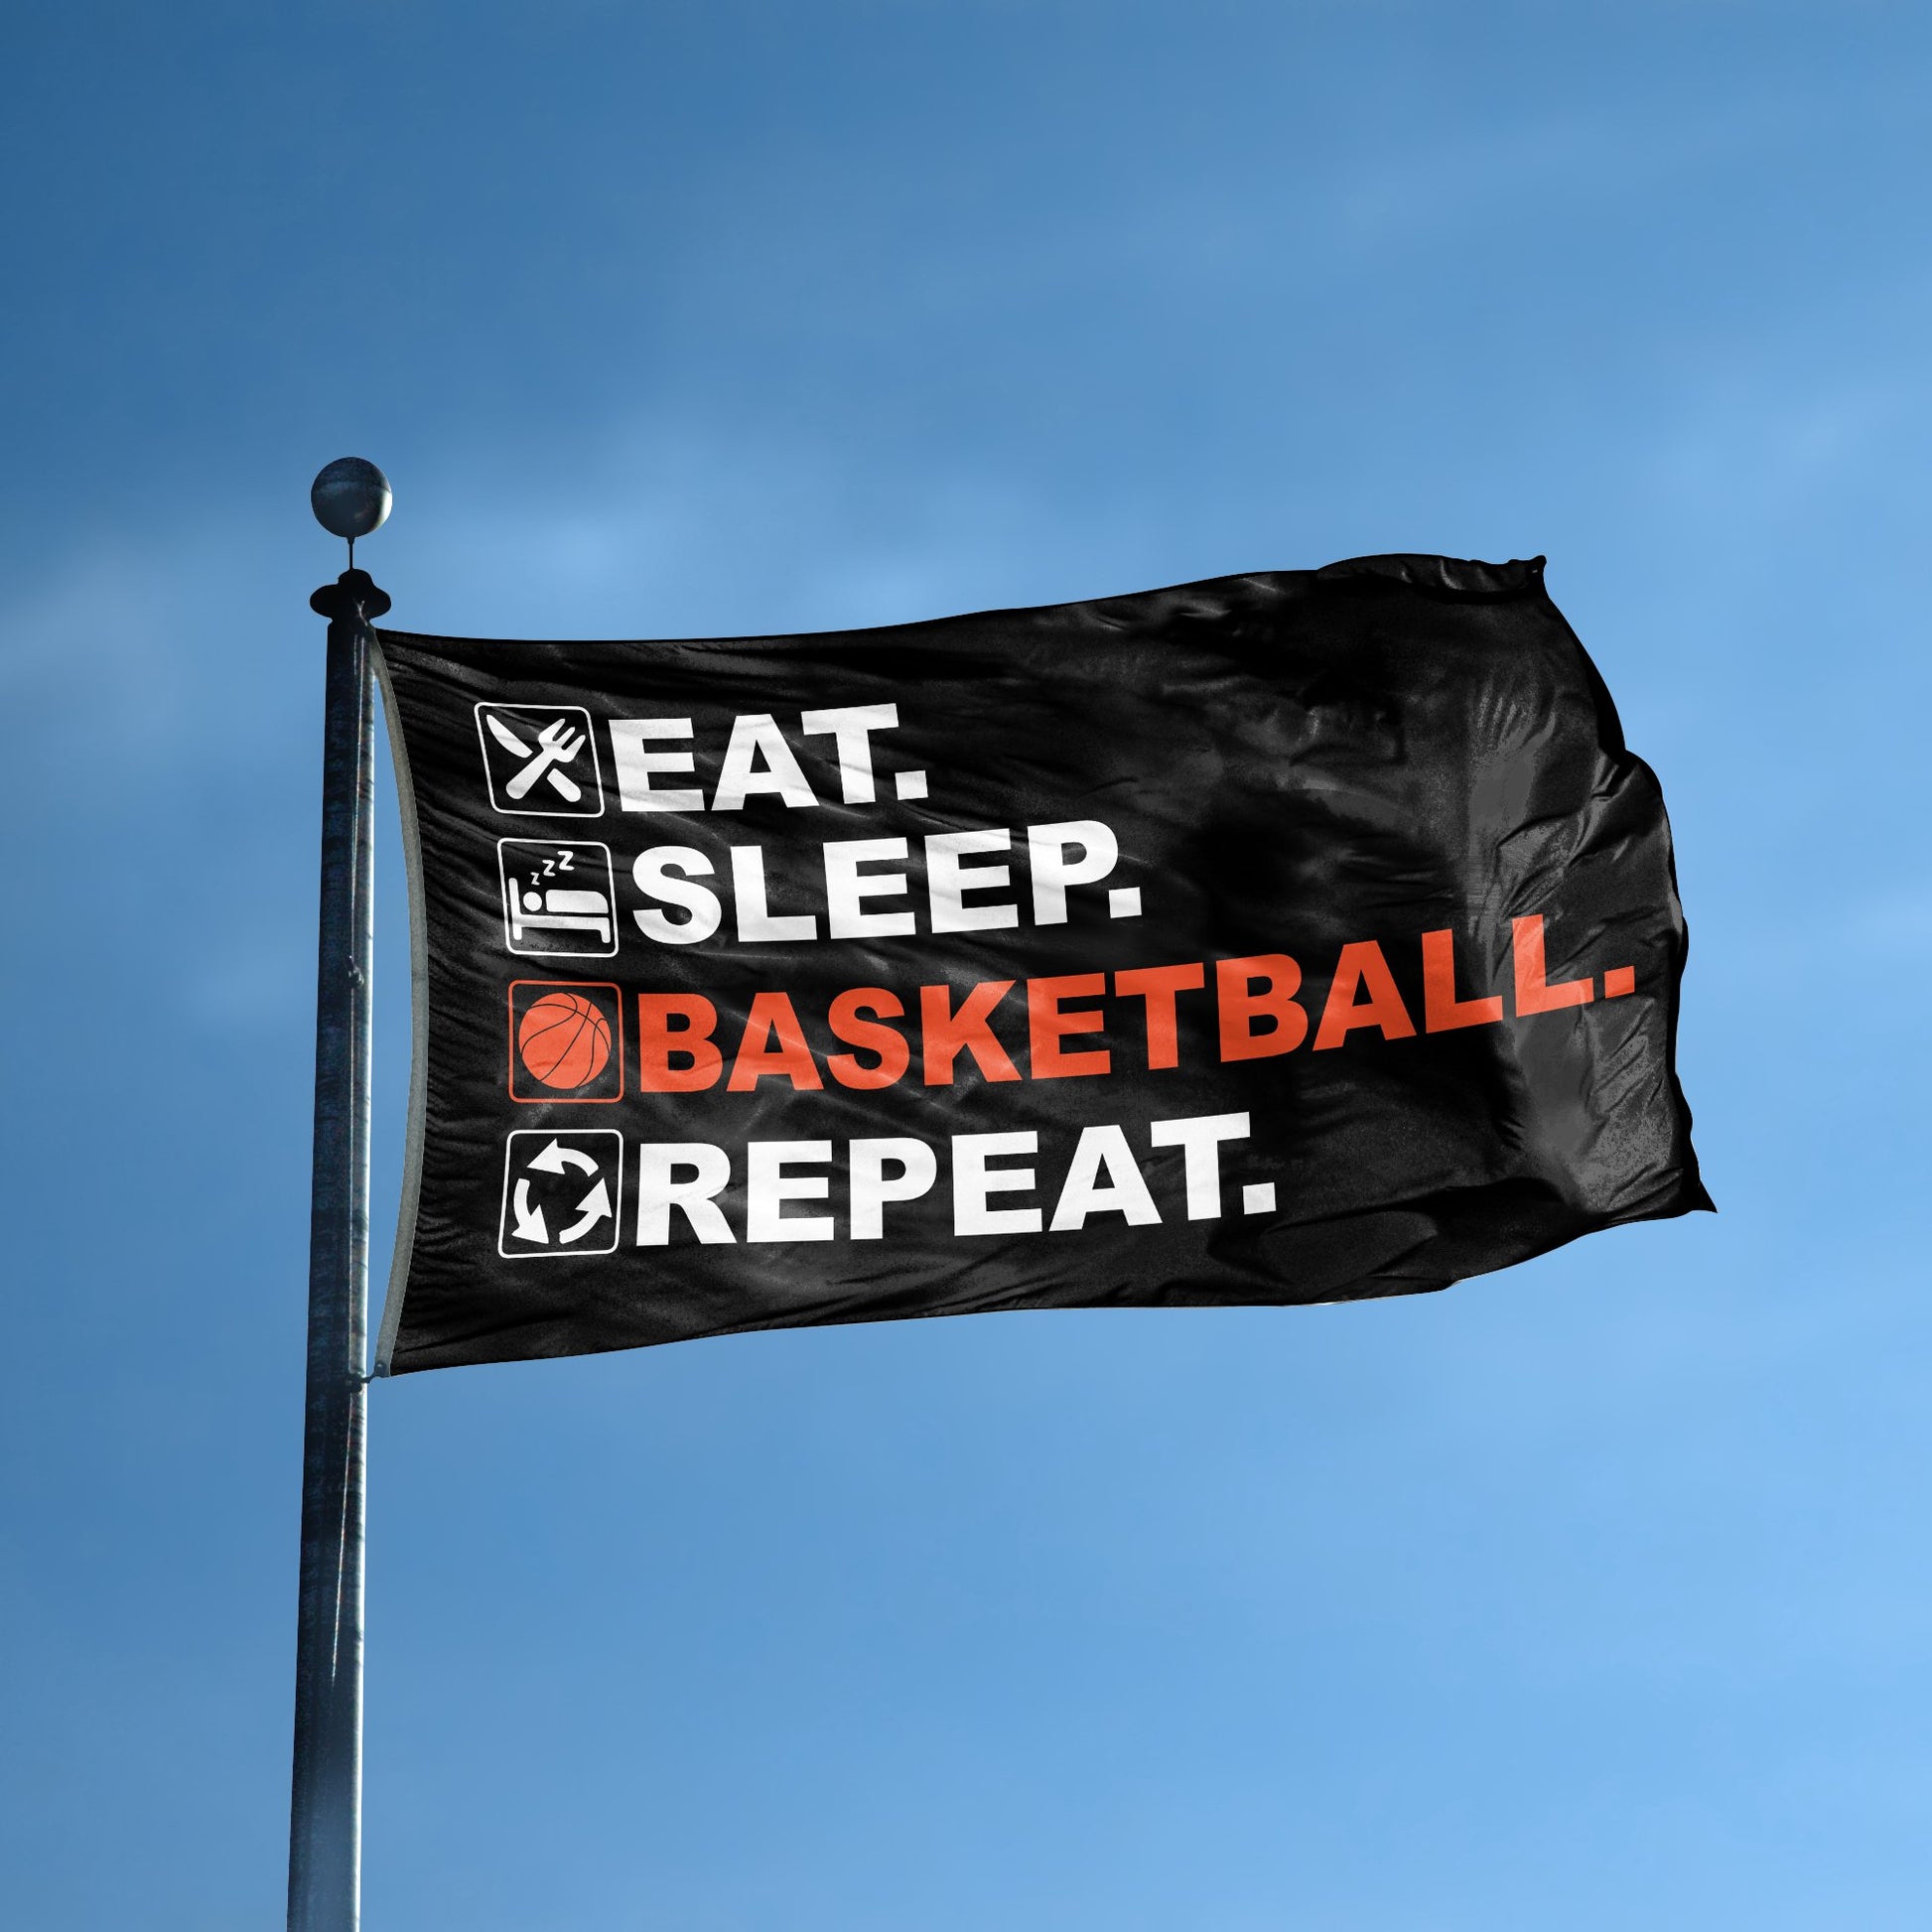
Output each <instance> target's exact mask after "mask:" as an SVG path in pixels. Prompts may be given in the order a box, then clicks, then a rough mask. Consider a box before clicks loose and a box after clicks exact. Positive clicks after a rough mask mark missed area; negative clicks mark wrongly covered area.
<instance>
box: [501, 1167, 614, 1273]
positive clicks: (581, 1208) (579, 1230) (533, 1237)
mask: <svg viewBox="0 0 1932 1932" xmlns="http://www.w3.org/2000/svg"><path fill="white" fill-rule="evenodd" d="M526 1166H527V1167H528V1168H529V1169H530V1170H531V1171H532V1172H533V1173H569V1172H570V1170H571V1169H572V1168H577V1169H580V1170H581V1171H582V1172H583V1173H589V1174H595V1173H597V1163H596V1162H595V1161H594V1160H592V1159H591V1157H590V1156H589V1155H588V1154H585V1153H584V1152H583V1151H582V1150H581V1149H579V1148H574V1147H565V1146H564V1144H563V1143H562V1142H561V1141H551V1142H550V1143H549V1144H548V1145H547V1146H546V1147H545V1148H544V1149H543V1150H542V1151H541V1152H540V1153H537V1154H533V1155H532V1156H531V1157H530V1159H529V1161H528V1162H527V1163H526ZM510 1211H511V1213H512V1214H514V1215H515V1217H516V1226H515V1228H514V1230H513V1232H514V1233H515V1235H516V1238H517V1239H518V1240H519V1241H528V1242H530V1243H531V1244H532V1245H533V1246H535V1247H539V1248H547V1247H549V1245H550V1224H549V1223H548V1222H547V1221H546V1220H545V1219H544V1218H543V1209H542V1208H541V1207H535V1206H532V1205H531V1202H530V1182H529V1179H528V1176H527V1175H525V1176H522V1177H519V1178H518V1180H517V1183H516V1191H515V1192H514V1193H513V1194H512V1195H511V1197H510ZM610 1212H611V1190H610V1187H609V1186H608V1185H607V1184H606V1182H605V1181H604V1179H603V1177H602V1176H601V1175H600V1176H599V1178H598V1183H597V1185H596V1186H595V1187H593V1188H592V1189H591V1191H590V1192H589V1193H588V1194H586V1195H585V1196H584V1198H583V1199H582V1200H580V1201H579V1202H578V1203H577V1213H578V1218H577V1219H576V1220H574V1221H573V1222H571V1224H570V1226H569V1227H567V1228H563V1229H561V1230H560V1231H559V1232H558V1235H557V1240H558V1242H559V1244H567V1243H569V1242H572V1241H581V1240H582V1239H583V1238H584V1236H585V1235H587V1234H588V1233H590V1231H591V1229H592V1228H594V1227H596V1225H597V1224H598V1222H600V1221H601V1220H603V1219H604V1218H605V1217H606V1216H607V1215H608V1214H609V1213H610Z"/></svg>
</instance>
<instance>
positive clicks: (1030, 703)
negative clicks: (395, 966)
mask: <svg viewBox="0 0 1932 1932" xmlns="http://www.w3.org/2000/svg"><path fill="white" fill-rule="evenodd" d="M378 668H379V674H380V676H381V679H382V685H383V690H384V694H385V701H386V704H387V707H388V716H389V718H390V721H391V736H392V741H393V743H394V746H395V751H396V759H397V771H398V781H399V788H400V792H401V799H402V811H403V821H404V832H405V843H406V846H407V850H408V858H409V872H410V881H409V883H410V892H411V903H412V916H413V927H414V977H415V991H416V1064H415V1077H414V1083H413V1096H412V1104H411V1111H410V1129H409V1144H408V1159H407V1173H406V1178H405V1190H404V1192H405V1198H404V1201H403V1207H402V1215H401V1222H400V1227H399V1233H398V1242H397V1252H396V1262H395V1268H394V1272H393V1275H392V1278H391V1282H390V1288H389V1296H388V1303H387V1308H386V1311H385V1318H384V1322H383V1329H382V1337H381V1343H380V1353H379V1361H380V1366H381V1367H382V1369H383V1370H384V1371H387V1372H405V1371H409V1370H414V1369H425V1368H437V1367H443V1366H449V1365H454V1364H459V1363H467V1362H485V1361H499V1360H508V1359H517V1358H525V1357H534V1356H550V1355H570V1354H581V1353H587V1352H591V1351H595V1350H601V1349H610V1348H627V1347H635V1346H641V1345H644V1344H649V1343H655V1342H667V1341H679V1340H684V1339H688V1338H691V1337H695V1336H700V1335H716V1334H726V1333H731V1332H735V1331H740V1330H746V1329H755V1328H768V1327H790V1326H798V1325H804V1324H813V1323H827V1322H842V1321H865V1320H881V1319H889V1318H894V1317H900V1316H910V1315H932V1314H963V1313H969V1312H977V1311H994V1310H1016V1309H1067V1308H1126V1307H1154V1306H1161V1307H1174V1306H1204V1305H1233V1304H1294V1303H1316V1302H1334V1301H1345V1300H1353V1299H1359V1298H1365V1297H1370V1296H1381V1295H1393V1294H1406V1293H1412V1292H1416V1291H1420V1290H1426V1289H1438V1288H1442V1287H1445V1286H1446V1285H1448V1284H1449V1283H1451V1282H1454V1281H1457V1280H1459V1279H1461V1278H1463V1277H1466V1276H1470V1275H1475V1274H1481V1273H1483V1272H1485V1271H1487V1270H1491V1269H1495V1268H1500V1267H1504V1266H1506V1265H1508V1264H1510V1263H1513V1262H1517V1261H1521V1260H1524V1259H1525V1258H1527V1257H1529V1256H1532V1255H1536V1254H1539V1253H1542V1252H1544V1251H1546V1250H1548V1249H1551V1248H1554V1247H1556V1246H1558V1245H1559V1244H1560V1243H1563V1242H1566V1241H1569V1240H1572V1239H1574V1238H1575V1237H1576V1236H1578V1235H1581V1234H1585V1233H1587V1232H1589V1231H1591V1230H1594V1229H1598V1228H1603V1227H1608V1226H1611V1225H1613V1224H1616V1223H1619V1222H1625V1221H1637V1220H1647V1219H1656V1218H1660V1217H1664V1216H1669V1215H1676V1214H1682V1213H1684V1212H1686V1211H1688V1210H1691V1209H1694V1208H1700V1207H1708V1206H1709V1205H1710V1201H1709V1199H1708V1197H1707V1196H1706V1194H1705V1192H1704V1189H1703V1187H1702V1185H1701V1184H1700V1181H1699V1179H1698V1171H1697V1161H1696V1157H1695V1155H1694V1153H1693V1151H1692V1148H1691V1141H1690V1117H1689V1113H1688V1110H1687V1108H1686V1106H1685V1103H1684V1099H1683V1095H1682V1092H1681V1090H1680V1088H1679V1085H1678V1081H1677V1077H1676V1072H1675V1067H1674V1057H1673V1053H1674V1037H1675V1031H1676V1024H1677V1006H1678V988H1679V980H1680V976H1681V973H1682V970H1683V966H1684V957H1685V928H1684V921H1683V916H1682V913H1681V910H1680V907H1679V904H1678V898H1677V892H1676V885H1675V878H1674V872H1673V865H1672V857H1671V847H1670V834H1669V827H1668V823H1667V821H1666V818H1665V814H1664V805H1663V799H1662V795H1661V793H1660V791H1659V788H1658V785H1657V782H1656V779H1655V778H1654V776H1653V775H1652V773H1651V771H1650V770H1649V768H1648V767H1647V766H1646V765H1645V764H1644V763H1643V762H1642V761H1641V760H1640V759H1637V758H1635V757H1634V756H1632V755H1631V754H1630V753H1629V752H1628V751H1626V750H1625V748H1624V744H1623V738H1622V734H1621V730H1620V728H1619V726H1618V723H1617V718H1616V713H1615V710H1614V708H1613V707H1612V705H1611V702H1610V698H1609V694H1608V692H1607V691H1606V690H1605V688H1604V686H1603V683H1602V681H1601V679H1600V678H1599V677H1598V675H1597V673H1596V670H1595V668H1594V667H1593V666H1592V664H1591V663H1590V661H1589V659H1588V657H1587V655H1586V654H1585V652H1584V649H1583V647H1582V645H1581V644H1580V643H1579V642H1578V640H1577V638H1576V636H1575V635H1574V634H1573V633H1572V631H1571V629H1570V627H1569V626H1568V624H1567V623H1566V622H1565V621H1564V619H1563V617H1562V616H1561V614H1560V613H1559V612H1558V611H1557V609H1556V607H1555V606H1554V605H1553V604H1552V603H1551V601H1550V599H1549V597H1548V595H1547V594H1546V592H1545V589H1544V583H1543V569H1542V561H1541V559H1538V560H1535V561H1533V562H1518V563H1510V564H1497V565H1492V564H1483V563H1473V562H1462V561H1457V560H1452V559H1449V558H1441V557H1424V556H1390V557H1369V558H1361V559H1357V560H1355V561H1352V562H1348V563H1341V564H1334V565H1331V566H1329V567H1327V568H1326V569H1321V570H1311V571H1284V572H1269V573H1261V574H1257V575H1253V576H1241V577H1227V578H1220V579H1216V580H1214V581H1212V582H1208V583H1200V584H1189V585H1183V586H1180V587H1179V588H1176V589H1171V590H1162V591H1153V592H1148V593H1146V594H1144V595H1139V596H1131V597H1119V598H1106V599H1100V600H1096V601H1093V602H1088V603H1079V604H1067V605H1059V606H1053V607H1048V608H1044V609H1037V610H1023V611H998V612H990V613H985V614H982V615H978V616H972V617H959V618H949V619H944V620H941V621H935V622H929V623H913V624H903V625H896V626H890V627H886V628H879V629H866V630H852V631H834V632H823V633H818V634H812V635H801V636H788V637H750V638H702V639H693V640H684V641H666V642H597V643H557V642H550V643H518V642H508V641H500V640H483V639H464V638H447V637H432V636H419V635H415V634H412V633H408V632H403V631H393V630H384V631H382V632H380V633H379V650H378Z"/></svg>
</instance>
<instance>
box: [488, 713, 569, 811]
mask: <svg viewBox="0 0 1932 1932" xmlns="http://www.w3.org/2000/svg"><path fill="white" fill-rule="evenodd" d="M479 708H480V709H481V707H479ZM483 723H484V724H485V725H487V726H488V727H489V735H490V737H492V738H493V739H495V741H496V742H497V744H498V745H500V746H501V747H502V748H503V750H504V751H506V752H512V753H514V754H515V755H516V757H518V758H520V759H529V760H530V761H529V763H528V764H526V765H525V766H524V767H523V769H522V770H521V771H519V772H517V774H516V775H515V776H514V777H513V778H511V779H510V781H509V782H508V783H507V784H506V785H505V786H504V787H503V795H504V796H505V797H507V798H518V799H521V798H527V797H528V796H529V795H530V793H531V791H532V790H533V789H534V788H535V786H536V782H537V780H538V779H539V778H542V779H544V780H546V781H547V782H548V784H549V786H550V788H551V790H552V791H554V792H556V793H557V795H558V796H559V797H560V798H563V799H566V800H567V801H568V802H569V803H571V804H573V805H574V804H576V803H577V801H578V800H579V799H580V798H582V797H583V795H584V788H583V786H582V785H580V784H578V783H577V781H576V780H575V779H574V778H567V777H566V776H565V775H564V774H563V773H562V772H561V771H559V770H558V769H557V766H558V765H560V764H568V763H569V762H570V761H571V759H574V758H575V757H576V756H577V754H578V753H579V752H581V751H582V750H583V749H584V734H583V733H582V732H581V731H577V730H574V729H573V728H572V726H571V724H570V722H569V720H568V719H564V718H559V719H556V720H555V721H554V722H553V723H551V724H548V725H545V726H544V728H543V729H542V730H541V731H540V732H538V733H537V734H536V745H535V748H534V749H533V748H532V747H530V746H528V745H526V744H524V742H523V741H522V739H520V738H519V737H517V735H516V734H515V733H514V732H513V731H511V730H510V728H509V727H508V726H507V725H506V724H504V723H503V721H502V720H501V719H500V718H498V717H497V716H496V714H495V713H494V712H493V711H491V712H484V713H483Z"/></svg>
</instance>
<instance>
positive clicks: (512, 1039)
mask: <svg viewBox="0 0 1932 1932" xmlns="http://www.w3.org/2000/svg"><path fill="white" fill-rule="evenodd" d="M519 986H541V987H546V988H548V989H550V990H552V991H554V992H558V993H574V992H577V991H579V990H580V989H581V990H586V991H591V992H597V993H609V994H610V995H611V996H612V998H613V1000H614V1002H615V1003H616V1006H617V1010H618V1035H617V1039H616V1042H615V1050H616V1052H617V1058H618V1090H617V1092H616V1093H592V1094H582V1095H579V1094H572V1093H566V1092H563V1091H560V1090H558V1089H556V1088H552V1089H551V1090H550V1091H549V1092H547V1093H527V1094H526V1093H518V1092H517V1090H516V1067H517V1059H518V1055H517V1050H516V989H517V988H518V987H519ZM504 1004H505V1006H506V1008H507V1009H508V1014H509V1049H510V1051H509V1076H508V1078H507V1080H506V1081H505V1085H506V1086H507V1087H508V1089H509V1096H510V1098H511V1099H512V1100H513V1101H515V1102H516V1104H517V1105H518V1106H519V1107H611V1106H615V1105H616V1104H617V1103H618V1102H619V1101H620V1100H621V1099H622V1098H623V1082H624V1054H623V988H622V987H621V986H620V985H619V984H618V983H617V981H616V980H511V981H510V983H509V991H508V992H507V993H506V994H505V995H504ZM526 1131H527V1130H526V1129H523V1128H520V1127H519V1128H518V1129H517V1130H516V1132H518V1133H519V1134H521V1133H524V1132H526Z"/></svg>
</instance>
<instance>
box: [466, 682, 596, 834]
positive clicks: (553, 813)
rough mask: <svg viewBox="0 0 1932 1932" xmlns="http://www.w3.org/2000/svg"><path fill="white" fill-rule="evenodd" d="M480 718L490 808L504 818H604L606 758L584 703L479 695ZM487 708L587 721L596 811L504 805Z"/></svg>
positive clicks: (476, 709)
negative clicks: (517, 700) (519, 701)
mask: <svg viewBox="0 0 1932 1932" xmlns="http://www.w3.org/2000/svg"><path fill="white" fill-rule="evenodd" d="M471 710H472V712H473V713H474V714H475V716H476V720H477V743H478V745H479V747H480V748H481V749H482V752H483V782H484V783H485V784H486V785H488V787H489V806H490V810H492V811H494V812H496V813H498V814H499V815H500V816H502V817H504V818H602V817H603V816H604V814H605V812H606V810H607V806H606V804H605V800H604V760H603V759H601V758H600V757H599V755H598V749H597V725H596V721H595V720H594V719H593V718H592V717H591V714H590V711H589V709H588V708H587V707H586V706H584V705H581V704H551V705H541V704H511V703H509V702H508V701H507V700H503V701H499V700H497V699H494V698H480V699H479V700H478V701H477V702H476V703H475V704H474V705H472V706H471ZM485 711H510V712H517V711H534V712H538V713H541V714H543V715H544V716H546V717H553V718H554V717H560V716H565V715H571V714H574V715H575V716H577V717H579V718H581V719H583V721H584V742H585V743H586V744H587V745H588V746H589V747H590V753H591V781H592V783H593V784H594V785H595V786H596V787H597V810H596V811H594V812H587V811H582V810H579V809H578V808H577V807H575V806H572V805H565V806H563V807H562V808H561V809H558V808H556V807H551V808H548V809H540V808H538V807H536V806H532V805H505V804H504V803H503V802H502V801H501V800H500V799H499V798H498V797H497V796H496V773H495V771H494V770H493V769H492V768H491V766H490V762H489V740H488V738H487V737H486V736H485V734H484V729H483V713H484V712H485Z"/></svg>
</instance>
